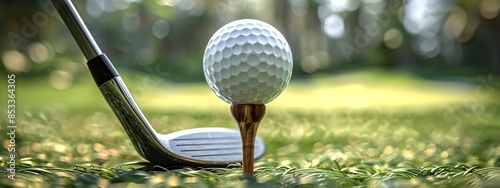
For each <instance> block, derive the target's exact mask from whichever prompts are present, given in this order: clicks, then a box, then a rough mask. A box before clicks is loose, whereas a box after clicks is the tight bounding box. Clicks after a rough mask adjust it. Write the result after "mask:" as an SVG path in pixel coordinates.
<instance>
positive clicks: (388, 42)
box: [0, 0, 500, 106]
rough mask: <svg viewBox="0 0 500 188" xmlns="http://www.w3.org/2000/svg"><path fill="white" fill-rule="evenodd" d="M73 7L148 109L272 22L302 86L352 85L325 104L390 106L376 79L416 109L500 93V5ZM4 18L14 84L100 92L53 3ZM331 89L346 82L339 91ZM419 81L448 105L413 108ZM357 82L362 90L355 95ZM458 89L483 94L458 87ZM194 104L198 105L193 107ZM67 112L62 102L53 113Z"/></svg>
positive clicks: (222, 2)
mask: <svg viewBox="0 0 500 188" xmlns="http://www.w3.org/2000/svg"><path fill="white" fill-rule="evenodd" d="M73 3H74V4H75V6H76V8H77V9H78V10H79V12H80V14H81V16H82V18H83V20H84V21H85V22H86V24H87V25H88V27H89V30H90V31H91V33H92V34H93V36H94V38H95V39H96V41H97V43H98V44H99V45H100V47H101V49H102V50H103V52H104V53H106V54H107V55H108V57H109V58H110V59H111V60H112V61H113V62H114V64H115V66H116V67H117V68H118V70H119V71H120V72H121V74H122V76H124V77H125V78H126V79H125V81H126V82H127V83H131V84H130V85H132V86H131V88H132V91H133V92H135V95H137V96H138V100H139V101H140V100H141V99H143V98H144V97H143V96H145V94H144V92H151V93H150V94H148V97H149V98H151V97H152V98H154V97H155V96H157V99H158V100H160V98H161V96H162V95H166V94H165V92H174V90H172V87H170V89H169V90H167V89H165V91H162V88H164V87H162V86H165V85H168V84H170V86H173V85H175V86H181V85H182V86H189V84H193V83H204V82H205V81H204V76H203V70H202V57H203V53H204V48H205V46H206V44H207V42H208V40H209V38H210V37H211V36H212V34H213V33H214V32H215V31H216V30H217V29H218V28H220V27H221V26H223V25H225V24H226V23H228V22H231V21H234V20H236V19H243V18H253V19H259V20H263V21H265V22H268V23H270V24H271V25H273V26H275V27H276V28H277V29H278V30H280V31H281V32H282V33H283V35H284V36H285V38H286V39H287V40H288V42H289V44H290V45H291V48H292V51H293V56H294V72H293V76H292V79H293V80H292V83H304V82H305V83H308V82H314V81H318V78H322V79H319V80H320V81H318V82H321V84H320V85H321V86H329V85H331V86H339V85H343V84H344V85H343V86H345V87H342V88H339V87H337V88H335V89H333V90H321V91H322V92H323V93H322V94H319V95H320V97H326V98H329V97H331V98H333V97H332V95H330V94H332V93H335V94H337V95H345V96H355V97H357V98H356V99H353V100H354V101H351V102H347V103H345V106H349V105H352V104H355V103H356V104H358V103H360V102H359V100H361V99H363V98H365V99H366V96H364V95H358V94H363V93H372V94H371V95H370V97H373V96H375V95H380V96H379V99H380V98H387V97H389V98H391V95H386V94H384V93H377V92H378V91H379V90H377V89H371V90H367V87H368V86H369V84H366V83H365V84H362V83H363V82H370V80H376V79H382V80H383V79H384V78H385V80H389V81H391V80H392V81H395V80H402V81H401V83H400V86H401V87H400V88H399V89H395V90H393V91H392V93H393V95H394V96H399V97H400V98H401V96H405V97H404V98H402V99H401V101H403V100H406V101H409V100H408V98H412V99H417V98H418V99H421V100H420V101H429V100H435V101H442V100H446V99H450V98H452V97H453V96H452V95H453V94H462V96H461V97H462V98H460V100H463V96H472V97H474V96H475V97H476V98H477V95H478V93H477V92H478V91H477V90H478V89H477V88H478V84H479V86H480V85H481V84H483V85H484V86H485V88H486V89H487V90H484V92H489V94H491V93H493V92H494V89H493V88H494V87H498V85H500V84H499V81H495V78H496V77H495V75H499V74H500V35H499V34H500V16H498V14H499V12H500V0H404V1H403V0H283V1H277V0H275V1H268V0H253V1H250V0H210V1H205V0H182V1H181V0H150V1H141V0H108V1H100V0H75V1H73ZM0 13H1V14H0V15H1V17H0V24H1V25H2V26H1V27H0V36H4V38H3V39H4V40H2V41H3V42H2V43H0V56H1V61H2V63H1V64H2V66H0V67H1V68H0V71H1V72H4V73H3V74H5V73H7V72H8V73H15V74H16V75H17V77H18V79H21V80H25V81H22V82H24V83H36V84H33V85H29V86H27V87H32V88H34V89H33V90H35V89H36V88H37V87H39V88H42V87H43V88H46V87H49V88H51V89H53V90H50V91H46V92H45V93H44V92H43V91H39V92H38V94H39V95H42V97H43V94H45V95H46V97H44V99H50V98H54V96H53V94H54V93H64V92H62V91H60V90H63V91H65V90H73V93H74V94H80V95H82V93H81V92H82V91H86V90H85V89H81V90H78V89H75V88H78V86H79V83H82V84H83V83H85V84H83V85H86V84H87V83H91V82H92V81H90V80H89V78H90V77H89V73H88V70H87V67H86V65H85V63H86V60H85V58H84V57H83V55H82V53H81V51H80V49H79V48H78V46H77V45H76V43H75V41H74V39H73V38H72V36H71V35H70V33H69V31H68V30H67V28H66V27H65V25H64V23H63V22H62V21H61V19H60V17H59V15H58V14H57V12H55V10H54V8H53V7H52V5H51V3H50V1H49V0H38V1H31V0H17V1H13V0H10V1H1V2H0ZM360 72H361V74H359V73H360ZM346 75H349V76H346ZM352 75H357V76H354V77H353V76H352ZM360 75H361V76H360ZM367 75H368V76H367ZM391 75H396V76H391ZM333 77H335V78H336V79H330V78H333ZM408 77H411V78H412V79H411V80H412V81H409V80H408V79H406V78H408ZM127 79H128V80H127ZM405 79H406V80H405ZM415 79H416V80H424V81H429V80H430V81H438V82H439V83H441V85H432V84H429V83H427V82H426V84H425V85H426V86H429V85H431V86H434V87H432V89H431V90H432V91H440V90H447V91H448V94H450V95H446V96H441V97H437V98H435V97H434V98H432V97H429V96H427V97H426V96H424V95H417V94H416V95H415V96H408V95H411V94H415V92H413V91H409V92H407V93H404V92H403V91H405V90H406V89H405V88H404V87H405V85H406V86H408V85H412V84H413V85H412V88H413V89H414V90H415V91H419V90H422V88H421V87H420V86H421V85H419V83H421V82H420V81H419V82H418V83H417V82H413V81H415ZM311 80H313V81H311ZM352 80H355V81H353V82H355V83H356V84H351V85H345V83H348V82H349V81H352ZM443 82H446V83H445V84H444V85H443ZM349 83H350V82H349ZM370 83H371V82H370ZM433 83H434V82H433ZM456 83H466V84H471V83H472V84H473V85H469V86H466V85H460V86H456V87H455V85H454V84H456ZM91 84H93V83H91ZM474 84H476V85H474ZM485 84H486V85H488V86H487V87H486V85H485ZM309 86H310V85H309ZM442 86H446V87H442ZM90 87H95V86H89V88H90ZM84 88H85V87H84ZM207 88H208V86H207V87H206V88H205V89H207ZM464 88H465V89H464ZM294 89H295V91H297V92H295V93H293V92H292V93H291V94H289V95H290V96H291V98H289V99H292V98H293V96H295V97H299V98H300V97H301V96H302V97H303V96H304V94H307V93H303V92H307V91H309V90H310V89H311V88H310V87H309V88H308V87H305V86H303V88H301V87H299V86H297V87H295V88H294V87H292V88H291V89H290V90H292V91H294ZM385 89H386V90H387V88H385ZM474 89H475V90H474ZM480 89H481V88H480ZM482 89H484V88H482ZM465 90H467V91H465ZM204 91H205V90H204ZM346 91H348V92H346ZM396 91H399V93H397V92H396ZM18 92H20V95H21V96H26V98H31V97H32V96H34V95H33V93H32V92H28V91H27V90H24V91H22V89H18ZM67 92H69V91H67ZM155 92H156V95H155ZM161 92H163V93H161ZM196 92H197V90H195V89H193V90H184V93H183V94H182V95H181V96H185V97H190V99H192V100H193V101H192V102H193V103H196V102H201V103H202V102H204V101H205V102H206V100H205V99H204V98H200V96H197V95H196ZM206 92H208V93H210V90H208V89H207V90H206ZM339 92H340V94H339ZM341 92H344V93H343V94H342V93H341ZM394 92H396V93H394ZM401 92H403V93H401ZM460 92H462V93H460ZM474 92H476V93H474ZM481 92H482V93H484V92H483V90H481ZM189 93H192V94H193V96H186V94H189ZM68 94H72V93H68ZM167 94H168V93H167ZM293 94H295V95H293ZM88 95H91V97H89V99H93V98H97V96H98V95H99V94H98V93H97V91H96V90H95V89H92V91H91V92H90V93H88ZM292 95H293V96H292ZM181 96H179V97H181ZM363 96H364V97H363ZM433 96H436V95H433ZM210 97H213V96H210ZM396 98H397V97H396ZM80 99H82V100H85V98H80ZM211 99H213V101H215V102H214V103H220V101H217V99H215V98H211ZM393 99H394V98H393ZM27 100H28V99H27ZM57 100H62V101H64V100H63V99H53V100H52V101H57ZM325 100H326V99H325ZM325 100H323V101H319V102H318V104H326V105H329V104H331V105H335V104H336V103H337V104H338V103H339V102H342V101H346V100H347V99H345V100H342V101H330V102H331V103H328V101H326V103H325ZM347 101H348V100H347ZM396 101H397V100H396ZM417 101H418V100H417ZM170 102H171V103H175V101H170ZM26 103H43V102H41V101H39V100H38V101H37V100H33V101H27V102H26ZM63 103H67V104H71V101H70V100H68V101H66V102H63ZM145 103H146V104H145V105H148V103H147V102H145ZM151 103H156V104H158V101H154V102H151ZM283 103H284V104H285V103H286V102H283ZM288 104H289V103H288ZM305 104H307V103H305Z"/></svg>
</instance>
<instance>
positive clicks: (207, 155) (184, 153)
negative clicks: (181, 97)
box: [158, 128, 265, 163]
mask: <svg viewBox="0 0 500 188" xmlns="http://www.w3.org/2000/svg"><path fill="white" fill-rule="evenodd" d="M158 138H159V140H160V142H161V143H162V145H163V146H164V147H165V148H166V149H167V150H169V151H170V152H172V153H174V154H175V155H178V156H181V157H184V158H189V159H192V160H195V161H199V162H203V163H205V162H208V163H236V162H241V161H242V145H241V136H240V132H239V131H238V130H236V129H226V128H196V129H188V130H183V131H179V132H175V133H171V134H167V135H159V136H158ZM264 153H265V144H264V140H262V138H261V137H259V136H257V138H256V139H255V155H254V158H255V159H257V158H259V157H261V156H262V155H264Z"/></svg>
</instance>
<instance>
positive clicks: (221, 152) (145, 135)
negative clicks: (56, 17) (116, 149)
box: [52, 0, 265, 168]
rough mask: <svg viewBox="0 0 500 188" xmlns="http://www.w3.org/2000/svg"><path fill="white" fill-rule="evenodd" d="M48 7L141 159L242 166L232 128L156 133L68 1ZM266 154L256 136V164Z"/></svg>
mask: <svg viewBox="0 0 500 188" xmlns="http://www.w3.org/2000/svg"><path fill="white" fill-rule="evenodd" d="M52 4H54V6H55V7H56V9H57V12H58V13H59V14H60V15H61V17H62V19H63V20H64V22H65V24H66V26H67V27H68V29H69V30H70V32H71V34H72V35H73V37H74V38H75V40H76V42H77V44H78V46H79V47H80V49H81V50H82V52H83V54H84V55H85V57H86V58H87V60H88V62H87V65H88V67H89V70H90V73H91V74H92V77H93V78H94V81H95V82H96V84H97V86H98V87H99V90H100V91H101V94H102V95H103V97H104V98H105V99H106V101H107V103H108V105H109V106H110V107H111V109H112V110H113V112H114V113H115V115H116V117H117V118H118V120H119V121H120V123H121V124H122V126H123V128H124V129H125V131H126V132H127V135H128V136H129V138H130V140H131V141H132V144H133V145H134V147H135V149H136V151H137V152H138V153H139V154H140V155H141V156H142V157H143V158H145V159H146V160H148V161H149V162H151V163H153V164H157V165H161V166H164V167H167V168H178V167H185V166H191V167H226V166H227V165H229V164H232V163H237V162H241V161H242V146H241V143H242V142H241V139H240V133H239V131H238V130H236V129H226V128H196V129H188V130H182V131H178V132H174V133H170V134H166V135H163V134H159V133H157V132H156V131H155V130H154V128H153V127H152V126H151V125H150V124H149V121H148V120H147V119H146V117H145V116H144V114H143V113H142V111H141V109H140V108H139V106H138V105H137V103H136V102H135V100H134V98H133V97H132V95H131V94H130V92H129V90H128V89H127V87H126V85H125V83H124V82H123V80H122V79H121V77H120V75H119V74H118V72H117V71H116V69H115V68H114V66H113V64H112V63H111V61H110V60H109V59H108V58H107V57H106V55H105V54H103V53H102V52H101V50H100V48H99V46H98V45H97V43H96V42H95V41H94V39H93V38H92V35H91V34H90V32H89V31H88V29H87V27H86V26H85V24H84V23H83V21H82V19H81V18H80V16H79V14H78V12H77V10H76V9H75V7H74V6H73V4H72V3H71V1H70V0H52ZM264 152H265V143H264V141H263V140H262V138H261V137H259V136H257V138H256V142H255V155H254V156H255V159H257V158H259V157H261V156H262V155H264Z"/></svg>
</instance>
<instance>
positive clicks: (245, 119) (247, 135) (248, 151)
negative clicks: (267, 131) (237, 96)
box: [231, 104, 266, 176]
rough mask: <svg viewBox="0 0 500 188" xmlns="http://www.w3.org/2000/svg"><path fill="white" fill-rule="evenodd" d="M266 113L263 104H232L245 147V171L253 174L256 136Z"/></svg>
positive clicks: (232, 111)
mask: <svg viewBox="0 0 500 188" xmlns="http://www.w3.org/2000/svg"><path fill="white" fill-rule="evenodd" d="M265 113H266V106H265V105H263V104H235V105H231V114H232V115H233V118H234V120H236V123H238V128H239V129H240V134H241V142H242V147H243V163H242V165H243V173H244V174H247V175H252V176H253V169H254V148H255V136H256V135H257V129H258V128H259V124H260V121H261V120H262V118H263V117H264V114H265Z"/></svg>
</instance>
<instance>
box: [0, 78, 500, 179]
mask: <svg viewBox="0 0 500 188" xmlns="http://www.w3.org/2000/svg"><path fill="white" fill-rule="evenodd" d="M319 82H321V84H319V85H323V87H327V86H328V84H327V83H330V82H328V81H325V80H323V81H321V80H320V81H319ZM307 84H310V83H306V85H307ZM85 85H86V84H83V86H80V87H76V88H75V89H76V90H77V91H80V92H89V91H88V90H87V89H85V87H86V86H85ZM33 86H34V85H33ZM34 87H41V86H34ZM301 87H305V86H304V85H298V86H292V88H291V89H290V91H288V92H292V95H291V96H288V98H290V99H292V98H293V96H295V95H297V96H300V95H299V94H298V93H297V92H299V91H300V88H301ZM391 87H396V88H397V87H398V86H394V85H393V86H391ZM89 88H90V87H89ZM193 88H199V89H200V90H203V88H204V87H203V86H198V87H195V86H193ZM193 88H191V89H193ZM191 89H189V90H188V91H192V90H191ZM40 90H41V92H42V93H43V92H45V93H46V95H50V91H43V89H41V88H40ZM321 91H323V90H321ZM53 92H54V91H53ZM63 92H75V91H73V90H70V91H63ZM54 93H55V92H54ZM207 93H208V94H210V95H213V94H211V93H210V92H207ZM181 94H182V92H180V93H178V95H181ZM185 94H189V93H185ZM57 97H58V96H52V97H50V96H47V98H50V100H54V99H52V98H57ZM93 97H96V98H97V97H99V96H98V95H97V96H93ZM212 97H213V96H212ZM86 98H92V97H89V96H87V97H84V98H83V99H82V100H86ZM285 98H287V97H286V96H285ZM19 100H21V99H19ZM50 100H49V101H50ZM99 100H101V99H99ZM215 100H216V101H217V102H220V101H218V99H215ZM61 101H71V100H69V99H64V98H61ZM28 102H29V101H28ZM42 103H43V102H40V104H37V105H34V104H31V103H30V104H31V106H30V107H23V106H21V107H20V108H21V109H23V110H22V111H19V112H18V118H17V122H18V126H19V128H18V129H17V131H18V132H17V135H16V144H17V145H16V149H17V150H18V151H19V152H18V155H19V157H18V158H17V163H16V166H17V167H18V169H17V170H18V171H17V174H16V179H17V180H16V181H11V180H10V179H8V178H7V175H8V172H7V165H8V164H7V162H8V160H9V157H8V153H7V151H6V148H7V146H6V144H7V142H5V141H4V140H5V139H3V138H4V136H2V137H1V138H2V141H3V144H2V145H3V148H2V150H0V175H1V177H0V187H15V186H18V187H26V186H27V185H32V186H33V187H56V186H62V187H89V186H94V187H98V186H116V187H144V186H148V187H168V186H181V187H183V186H184V187H488V186H490V187H494V186H498V185H500V136H499V135H500V105H499V104H496V103H489V102H484V103H480V104H478V103H472V102H467V100H457V101H455V102H448V103H443V104H426V105H425V107H421V108H409V107H370V108H355V109H349V108H318V109H316V110H314V109H310V108H308V109H300V108H296V107H293V108H286V106H284V105H276V106H275V108H272V105H270V107H269V108H268V112H267V114H266V116H265V117H264V120H263V122H262V123H261V126H260V128H259V132H258V133H259V135H261V136H262V137H263V138H264V140H265V141H266V144H267V151H266V154H265V155H264V157H262V158H260V159H259V160H257V161H256V167H255V176H254V177H245V176H242V174H241V167H240V166H239V165H238V164H234V165H231V166H229V167H228V168H210V169H200V168H184V169H165V168H163V167H161V166H155V165H153V164H149V163H147V162H145V161H144V160H143V159H141V158H140V157H139V155H138V154H137V153H136V151H135V150H134V148H133V146H132V144H131V143H130V141H129V139H128V138H127V136H126V134H125V132H124V130H123V128H122V127H121V125H120V124H119V122H118V120H117V119H116V118H115V117H114V116H113V114H112V113H111V112H110V111H109V110H107V109H106V108H103V109H101V108H100V107H99V108H96V110H91V105H87V104H84V105H83V106H84V107H81V106H78V104H77V102H75V103H70V104H67V103H65V102H62V104H61V103H59V104H51V103H50V102H47V101H45V103H43V104H42ZM220 103H222V102H220ZM278 103H279V102H278ZM64 104H66V105H64ZM221 106H223V107H227V105H224V104H223V103H222V104H221ZM188 107H189V106H188ZM160 109H161V108H160V107H158V108H154V107H150V108H146V109H145V113H146V115H147V117H148V118H149V119H150V121H151V123H152V125H154V126H155V128H156V129H157V131H158V132H161V133H169V132H174V131H178V130H182V129H188V128H195V127H209V126H219V127H230V128H236V125H235V123H234V121H233V119H232V117H231V116H230V113H229V112H228V110H227V108H215V109H214V110H193V109H189V108H164V109H162V110H160ZM1 121H2V124H5V123H6V122H5V121H4V120H1ZM0 130H1V131H2V132H4V131H6V130H5V129H4V128H3V127H2V129H0ZM1 135H5V133H2V134H1Z"/></svg>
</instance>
